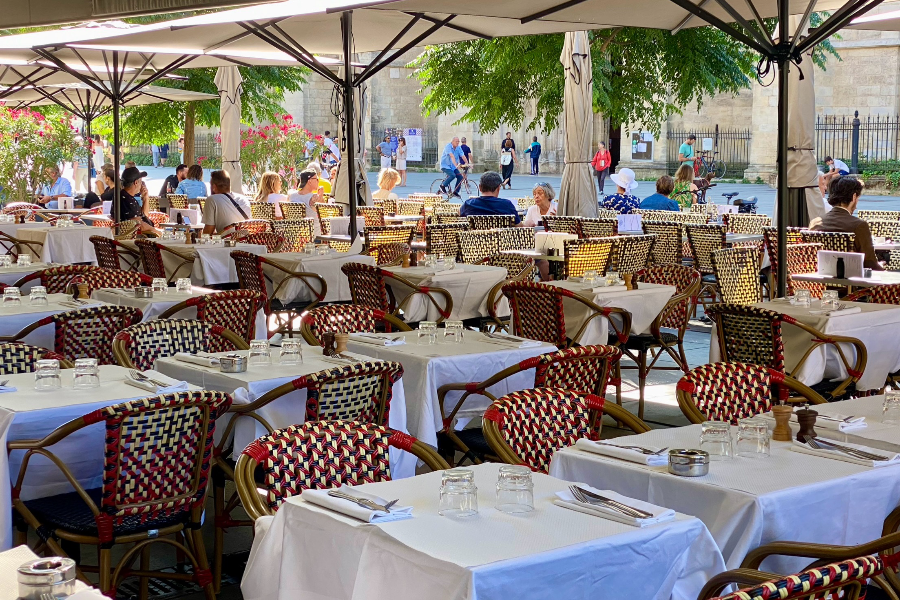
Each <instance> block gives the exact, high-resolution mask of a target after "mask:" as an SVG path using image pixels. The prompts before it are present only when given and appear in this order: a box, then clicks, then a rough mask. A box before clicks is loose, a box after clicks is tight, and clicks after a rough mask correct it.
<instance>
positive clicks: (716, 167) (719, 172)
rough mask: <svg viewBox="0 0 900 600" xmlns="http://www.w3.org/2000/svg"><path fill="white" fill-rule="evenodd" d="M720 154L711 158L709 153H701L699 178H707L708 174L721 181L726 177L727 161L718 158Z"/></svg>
mask: <svg viewBox="0 0 900 600" xmlns="http://www.w3.org/2000/svg"><path fill="white" fill-rule="evenodd" d="M718 154H719V152H718V151H715V152H713V153H712V156H710V153H709V152H700V157H699V158H700V161H699V163H700V164H699V165H698V167H697V176H698V177H706V176H707V174H710V173H711V174H712V176H713V177H714V178H715V179H721V178H723V177H725V172H726V171H728V166H727V165H726V164H725V161H724V160H722V159H720V158H716V156H717V155H718Z"/></svg>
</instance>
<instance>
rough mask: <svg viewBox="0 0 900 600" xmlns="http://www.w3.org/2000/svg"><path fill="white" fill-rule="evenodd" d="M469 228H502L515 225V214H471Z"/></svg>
mask: <svg viewBox="0 0 900 600" xmlns="http://www.w3.org/2000/svg"><path fill="white" fill-rule="evenodd" d="M468 219H469V229H472V230H477V229H502V228H504V227H515V226H516V218H515V217H514V216H513V215H469V216H468Z"/></svg>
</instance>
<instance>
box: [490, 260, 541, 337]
mask: <svg viewBox="0 0 900 600" xmlns="http://www.w3.org/2000/svg"><path fill="white" fill-rule="evenodd" d="M481 264H483V265H488V266H491V267H503V268H504V269H506V278H505V279H504V280H503V281H498V282H497V283H496V285H494V287H492V288H491V291H489V292H488V295H487V299H486V305H487V310H488V316H487V317H486V318H484V319H482V321H481V328H482V329H485V328H488V327H490V326H495V328H496V329H507V328H508V327H509V317H501V316H500V310H499V309H500V302H501V301H502V300H503V298H504V295H503V286H504V285H506V284H507V283H512V282H514V281H534V259H533V258H532V257H530V256H525V255H523V254H515V253H507V252H501V253H500V254H495V255H493V256H488V257H487V258H485V259H484V260H483V261H482V263H481Z"/></svg>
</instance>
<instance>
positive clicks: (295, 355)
mask: <svg viewBox="0 0 900 600" xmlns="http://www.w3.org/2000/svg"><path fill="white" fill-rule="evenodd" d="M280 360H281V364H283V365H301V364H303V353H302V352H301V346H300V340H298V339H292V338H285V339H283V340H281V358H280Z"/></svg>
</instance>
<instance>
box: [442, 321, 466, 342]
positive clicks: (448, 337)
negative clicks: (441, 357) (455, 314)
mask: <svg viewBox="0 0 900 600" xmlns="http://www.w3.org/2000/svg"><path fill="white" fill-rule="evenodd" d="M444 341H445V342H447V343H449V344H461V343H462V341H463V322H462V321H444Z"/></svg>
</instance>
